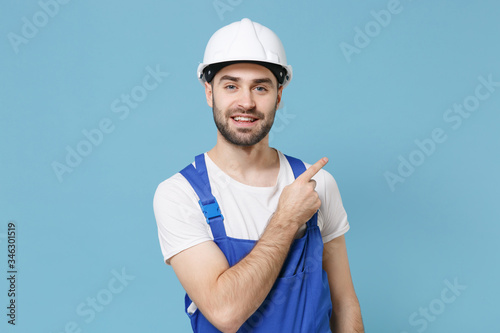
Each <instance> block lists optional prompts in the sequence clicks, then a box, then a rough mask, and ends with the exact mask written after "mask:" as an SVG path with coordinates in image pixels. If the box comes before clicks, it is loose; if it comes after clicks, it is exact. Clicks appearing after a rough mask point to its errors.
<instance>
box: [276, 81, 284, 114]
mask: <svg viewBox="0 0 500 333" xmlns="http://www.w3.org/2000/svg"><path fill="white" fill-rule="evenodd" d="M282 94H283V86H280V87H279V88H278V97H277V99H276V109H279V107H280V103H281V95H282Z"/></svg>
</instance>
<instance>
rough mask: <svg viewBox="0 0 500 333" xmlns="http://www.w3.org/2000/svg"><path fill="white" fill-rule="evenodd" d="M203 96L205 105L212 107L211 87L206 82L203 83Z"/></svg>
mask: <svg viewBox="0 0 500 333" xmlns="http://www.w3.org/2000/svg"><path fill="white" fill-rule="evenodd" d="M205 96H206V97H207V104H208V106H209V107H213V103H212V98H213V91H212V85H211V84H210V83H208V82H205Z"/></svg>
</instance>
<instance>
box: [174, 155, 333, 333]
mask: <svg viewBox="0 0 500 333" xmlns="http://www.w3.org/2000/svg"><path fill="white" fill-rule="evenodd" d="M285 156H286V155H285ZM286 158H287V159H288V162H289V163H290V166H291V167H292V170H293V174H294V176H295V178H297V177H298V176H299V175H300V174H302V173H303V172H304V171H305V170H306V168H305V165H304V163H302V162H301V161H300V160H298V159H296V158H293V157H290V156H286ZM195 164H196V168H195V167H194V166H193V165H192V164H189V165H188V166H187V167H186V168H184V169H183V170H182V171H181V172H180V173H181V174H182V175H183V176H184V177H185V178H186V179H187V180H188V181H189V183H190V184H191V186H192V187H193V189H194V190H195V192H196V194H197V195H198V197H199V198H200V201H199V203H200V207H201V209H202V211H203V213H204V215H205V217H206V219H207V223H209V225H210V228H211V230H212V234H213V237H214V242H215V243H216V244H217V245H218V246H219V248H220V249H221V250H222V252H223V253H224V255H225V256H226V258H227V261H228V262H229V265H230V266H233V265H235V264H236V263H237V262H238V261H239V260H241V259H242V258H243V257H245V256H246V255H247V254H248V253H249V252H250V251H251V250H252V248H253V247H254V245H255V243H256V241H254V240H247V239H237V238H232V237H228V236H227V235H226V230H225V228H224V218H223V216H222V214H221V212H220V209H219V205H218V203H217V200H216V199H215V197H214V196H213V195H212V190H211V187H210V181H209V179H208V174H207V168H206V165H205V155H204V154H200V155H198V156H196V158H195ZM317 215H318V213H317V212H316V213H315V214H314V216H313V217H312V218H311V219H310V220H309V221H308V222H307V228H306V231H305V234H304V236H302V237H301V238H299V239H295V240H294V241H293V243H292V245H291V248H290V251H289V254H288V257H287V258H286V260H285V263H284V265H283V268H282V270H281V272H280V275H279V277H278V279H277V280H276V282H275V283H274V285H273V287H272V289H271V291H270V292H269V294H268V295H267V297H266V299H265V300H264V302H263V303H262V304H261V306H260V307H259V309H257V311H256V312H255V313H254V314H253V315H252V316H251V317H250V318H249V319H248V320H247V321H246V322H245V323H244V324H243V325H242V326H241V327H240V329H239V330H238V332H272V333H279V332H286V333H293V332H301V333H316V332H320V333H323V332H331V331H330V325H329V322H330V316H331V312H332V303H331V299H330V288H329V286H328V279H327V276H326V272H325V271H324V270H323V268H322V255H323V240H322V238H321V233H320V230H319V227H318V225H317V219H318V216H317ZM190 304H191V299H190V298H189V296H188V295H187V294H186V297H185V307H186V313H187V308H188V306H189V305H190ZM188 316H189V318H190V319H191V326H192V328H193V332H201V333H211V332H220V331H219V330H218V329H217V328H215V327H214V326H213V325H212V324H211V323H210V322H209V321H208V320H207V319H206V318H205V317H204V316H203V314H202V313H201V312H200V311H199V310H196V311H195V312H194V313H193V314H191V315H190V314H189V313H188Z"/></svg>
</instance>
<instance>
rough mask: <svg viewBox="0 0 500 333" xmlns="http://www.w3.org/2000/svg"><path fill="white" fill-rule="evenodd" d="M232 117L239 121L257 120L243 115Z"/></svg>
mask: <svg viewBox="0 0 500 333" xmlns="http://www.w3.org/2000/svg"><path fill="white" fill-rule="evenodd" d="M232 119H233V120H234V121H236V122H238V123H253V122H254V121H256V120H257V119H256V118H251V117H241V116H237V117H232Z"/></svg>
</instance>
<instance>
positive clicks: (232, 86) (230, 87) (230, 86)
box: [224, 84, 236, 90]
mask: <svg viewBox="0 0 500 333" xmlns="http://www.w3.org/2000/svg"><path fill="white" fill-rule="evenodd" d="M224 88H225V89H228V90H234V89H236V86H234V85H232V84H228V85H227V86H225V87H224Z"/></svg>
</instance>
